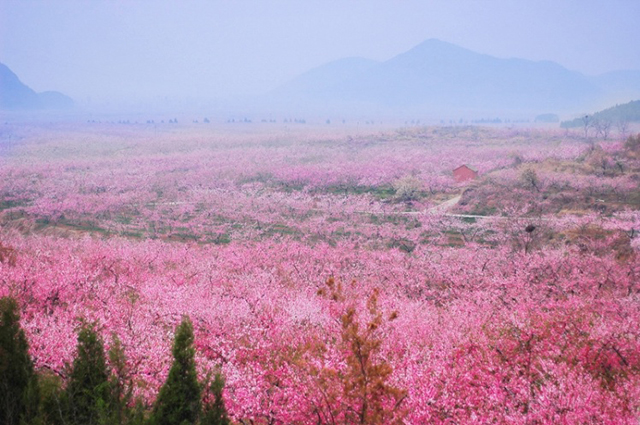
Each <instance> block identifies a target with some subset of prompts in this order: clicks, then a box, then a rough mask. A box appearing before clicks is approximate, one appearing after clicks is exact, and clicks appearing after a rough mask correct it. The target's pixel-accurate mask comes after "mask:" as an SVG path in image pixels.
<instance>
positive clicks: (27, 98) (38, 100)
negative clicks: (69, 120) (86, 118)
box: [0, 63, 73, 110]
mask: <svg viewBox="0 0 640 425" xmlns="http://www.w3.org/2000/svg"><path fill="white" fill-rule="evenodd" d="M72 106H73V100H72V99H71V98H70V97H68V96H65V95H64V94H62V93H60V92H56V91H45V92H42V93H36V92H35V91H34V90H33V89H31V88H30V87H29V86H27V85H25V84H24V83H23V82H22V81H20V79H19V78H18V76H17V75H16V74H15V73H14V72H13V71H11V70H10V69H9V67H7V66H6V65H4V64H2V63H0V109H2V110H25V109H26V110H29V109H67V108H70V107H72Z"/></svg>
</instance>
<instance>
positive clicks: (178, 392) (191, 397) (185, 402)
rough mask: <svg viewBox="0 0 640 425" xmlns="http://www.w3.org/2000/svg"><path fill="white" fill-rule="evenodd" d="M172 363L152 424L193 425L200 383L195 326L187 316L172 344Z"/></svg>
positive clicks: (153, 414) (197, 410)
mask: <svg viewBox="0 0 640 425" xmlns="http://www.w3.org/2000/svg"><path fill="white" fill-rule="evenodd" d="M172 351H173V364H172V365H171V369H170V370H169V376H168V377H167V380H166V381H165V383H164V384H163V385H162V388H160V392H159V394H158V398H157V399H156V403H155V406H154V408H153V412H152V416H151V423H152V424H153V425H183V424H193V423H195V421H196V420H197V418H198V414H199V413H200V393H201V391H200V384H199V383H198V377H197V373H196V363H195V360H194V354H195V349H194V348H193V326H192V325H191V321H190V320H189V318H188V317H184V318H183V319H182V322H181V323H180V325H179V326H178V328H177V329H176V334H175V338H174V341H173V350H172Z"/></svg>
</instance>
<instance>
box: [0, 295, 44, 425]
mask: <svg viewBox="0 0 640 425" xmlns="http://www.w3.org/2000/svg"><path fill="white" fill-rule="evenodd" d="M38 398H39V397H38V386H37V380H36V375H35V373H34V370H33V362H32V361H31V357H30V356H29V345H28V343H27V338H26V337H25V335H24V331H23V330H22V328H21V327H20V315H19V312H18V304H17V303H16V301H15V300H14V299H13V298H10V297H3V298H1V299H0V423H2V424H6V425H17V424H19V423H20V422H21V421H29V420H30V419H32V418H33V417H34V416H35V414H36V413H37V406H38Z"/></svg>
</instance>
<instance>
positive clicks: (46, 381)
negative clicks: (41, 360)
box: [39, 373, 69, 425]
mask: <svg viewBox="0 0 640 425" xmlns="http://www.w3.org/2000/svg"><path fill="white" fill-rule="evenodd" d="M68 406H69V401H68V399H67V393H66V392H65V391H64V390H63V389H62V379H60V377H59V376H57V375H54V374H53V373H42V374H41V375H40V416H39V419H40V422H41V423H44V424H47V425H65V424H66V423H67V420H66V416H67V412H68Z"/></svg>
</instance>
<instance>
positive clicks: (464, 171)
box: [453, 165, 478, 183]
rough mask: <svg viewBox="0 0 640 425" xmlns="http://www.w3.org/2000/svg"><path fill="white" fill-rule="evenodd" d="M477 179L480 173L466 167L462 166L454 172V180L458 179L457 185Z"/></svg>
mask: <svg viewBox="0 0 640 425" xmlns="http://www.w3.org/2000/svg"><path fill="white" fill-rule="evenodd" d="M477 177H478V172H477V171H476V170H474V169H473V168H470V167H467V166H466V165H461V166H459V167H458V168H456V169H455V170H453V178H454V179H456V183H462V182H466V181H467V180H473V179H475V178H477Z"/></svg>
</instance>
